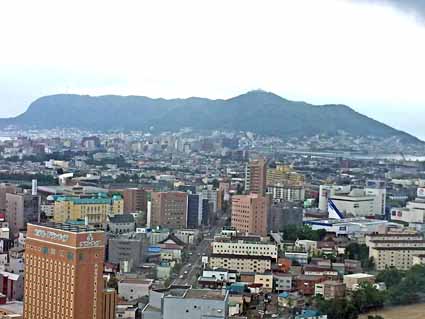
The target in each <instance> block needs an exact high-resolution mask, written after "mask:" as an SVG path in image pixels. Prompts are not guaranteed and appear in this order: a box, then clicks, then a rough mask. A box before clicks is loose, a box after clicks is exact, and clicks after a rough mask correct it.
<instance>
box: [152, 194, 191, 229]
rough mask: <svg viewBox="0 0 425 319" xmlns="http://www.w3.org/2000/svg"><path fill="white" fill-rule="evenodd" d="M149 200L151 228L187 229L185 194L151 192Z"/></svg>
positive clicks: (186, 196)
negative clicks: (150, 200) (150, 201)
mask: <svg viewBox="0 0 425 319" xmlns="http://www.w3.org/2000/svg"><path fill="white" fill-rule="evenodd" d="M151 198H152V204H151V212H150V215H151V216H150V226H151V227H155V226H162V227H169V228H176V229H179V228H186V227H187V198H188V194H187V193H184V192H153V193H152V196H151Z"/></svg>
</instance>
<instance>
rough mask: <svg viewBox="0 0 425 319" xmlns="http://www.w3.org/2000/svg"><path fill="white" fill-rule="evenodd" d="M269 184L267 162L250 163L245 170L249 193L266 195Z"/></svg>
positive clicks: (260, 160)
mask: <svg viewBox="0 0 425 319" xmlns="http://www.w3.org/2000/svg"><path fill="white" fill-rule="evenodd" d="M266 184H267V161H266V160H265V159H257V160H253V161H250V162H249V164H248V165H247V166H246V170H245V190H246V191H247V192H249V193H253V194H260V195H264V194H265V193H266Z"/></svg>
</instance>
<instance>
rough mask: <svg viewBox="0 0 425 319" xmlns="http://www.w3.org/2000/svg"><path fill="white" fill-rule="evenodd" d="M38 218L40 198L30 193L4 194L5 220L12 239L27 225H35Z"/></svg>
mask: <svg viewBox="0 0 425 319" xmlns="http://www.w3.org/2000/svg"><path fill="white" fill-rule="evenodd" d="M39 218H40V196H38V195H32V194H31V191H26V192H24V193H17V194H10V193H7V194H6V219H7V221H8V222H9V227H10V231H11V233H12V236H13V238H17V237H18V236H19V231H20V230H22V229H25V228H26V225H27V223H36V222H38V221H39Z"/></svg>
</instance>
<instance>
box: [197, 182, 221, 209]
mask: <svg viewBox="0 0 425 319" xmlns="http://www.w3.org/2000/svg"><path fill="white" fill-rule="evenodd" d="M201 194H202V199H207V200H208V205H210V208H211V213H215V212H217V209H218V202H219V201H218V196H219V193H218V191H217V190H215V189H212V185H208V187H207V188H205V189H203V190H202V193H201Z"/></svg>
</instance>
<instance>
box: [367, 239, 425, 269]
mask: <svg viewBox="0 0 425 319" xmlns="http://www.w3.org/2000/svg"><path fill="white" fill-rule="evenodd" d="M366 245H367V246H368V247H369V257H373V259H374V262H375V266H376V269H377V270H384V269H386V268H387V267H395V268H397V269H399V270H408V269H410V268H411V267H412V266H413V256H414V255H421V254H425V240H424V238H423V235H421V234H416V233H387V234H371V235H367V236H366Z"/></svg>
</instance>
